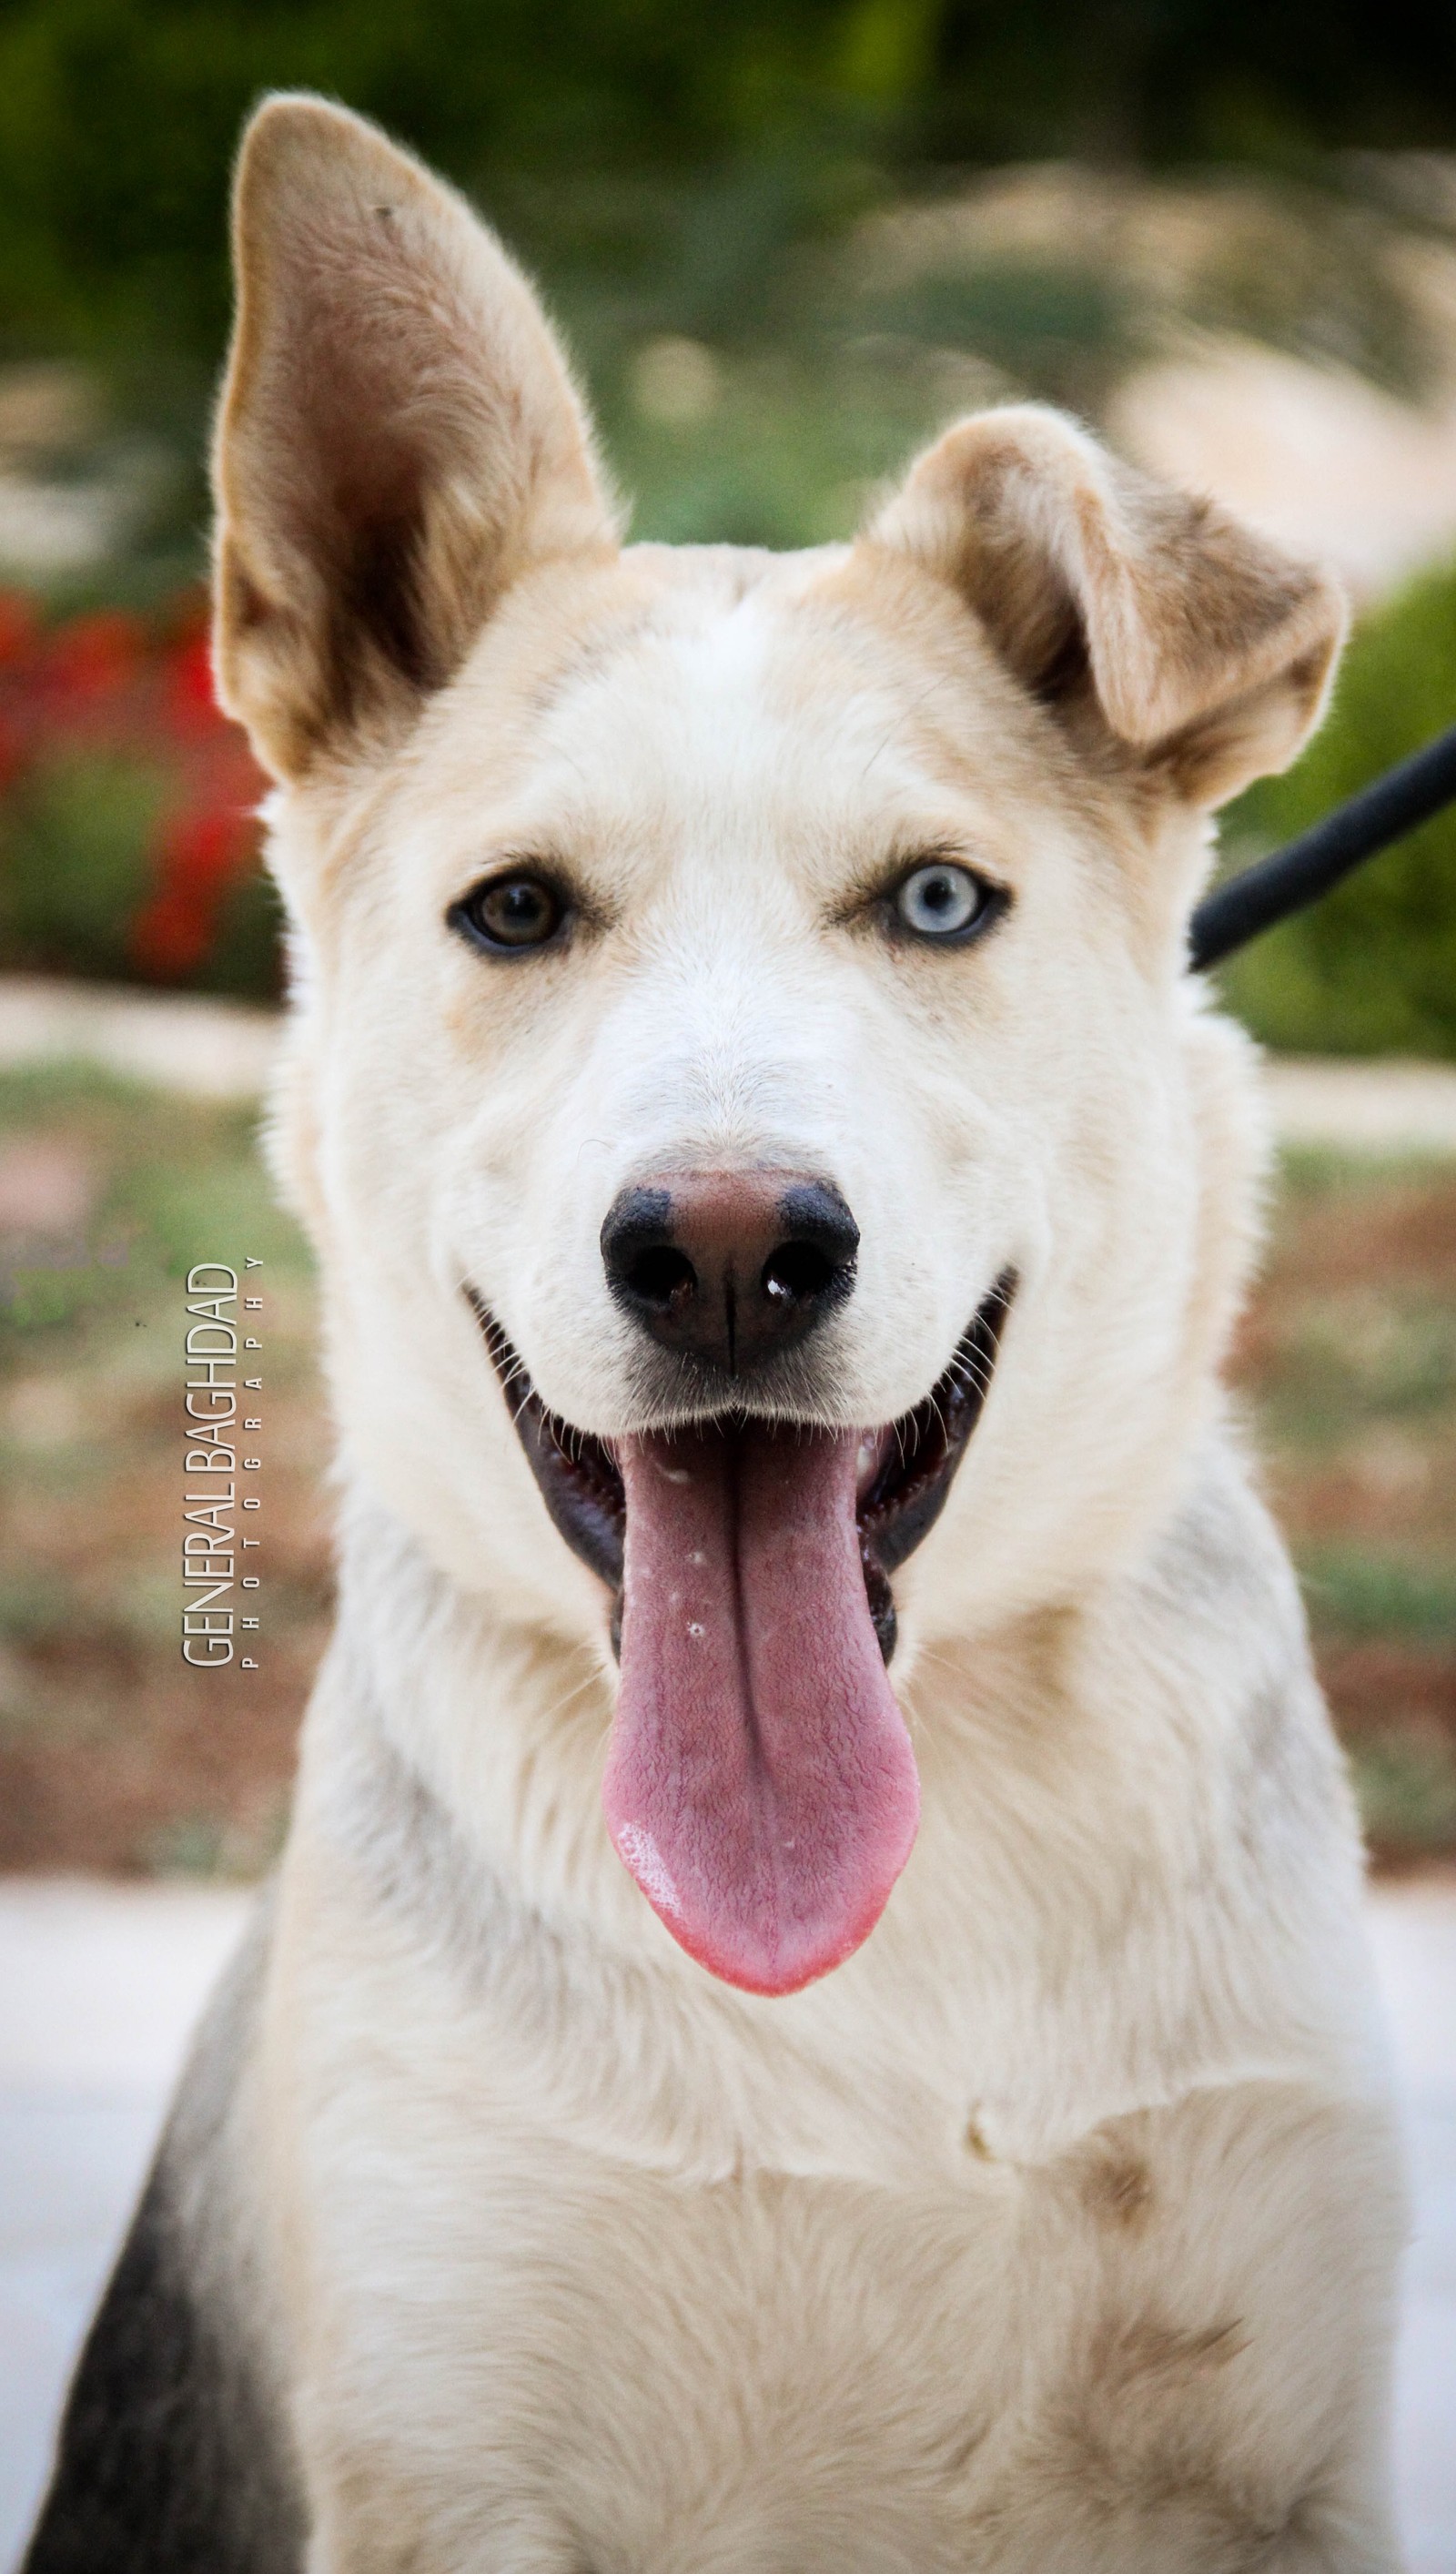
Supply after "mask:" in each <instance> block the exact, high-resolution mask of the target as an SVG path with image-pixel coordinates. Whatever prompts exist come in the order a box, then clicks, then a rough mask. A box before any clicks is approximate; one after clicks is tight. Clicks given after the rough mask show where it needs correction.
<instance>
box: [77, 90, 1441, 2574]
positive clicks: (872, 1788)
mask: <svg viewBox="0 0 1456 2574" xmlns="http://www.w3.org/2000/svg"><path fill="white" fill-rule="evenodd" d="M237 220H238V232H237V245H238V263H239V291H240V307H239V320H238V331H237V341H236V346H235V351H234V355H233V361H232V370H231V374H230V377H229V381H228V387H227V391H226V396H225V400H224V405H223V412H222V420H221V428H220V432H219V440H218V490H219V498H220V528H221V532H220V538H219V552H218V602H219V605H218V639H219V666H220V669H221V673H222V684H223V688H224V691H225V694H226V699H227V702H228V704H229V705H230V707H231V708H232V709H233V710H234V711H235V712H236V713H237V714H238V715H240V716H241V717H242V719H243V721H244V722H245V723H246V724H247V725H248V727H249V729H250V731H251V733H252V736H253V739H254V741H255V743H256V745H257V747H258V750H259V753H260V755H261V756H262V758H263V759H264V760H265V761H266V762H267V763H268V765H269V767H270V768H271V770H272V772H273V774H274V775H275V777H276V778H277V779H278V781H279V784H278V792H277V794H276V796H275V798H274V803H273V808H272V815H273V854H274V863H275V865H276V868H277V872H278V877H279V881H280V883H281V884H282V886H283V888H284V892H285V894H286V897H287V902H288V907H289V913H290V917H291V920H292V923H293V946H294V958H295V966H296V996H295V1006H294V1014H293V1041H292V1048H291V1054H290V1060H289V1066H288V1071H287V1076H286V1079H285V1081H284V1084H283V1087H282V1089H281V1091H280V1094H279V1097H278V1100H277V1103H276V1148H277V1157H278V1162H279V1166H280V1168H281V1169H282V1170H283V1171H284V1172H285V1174H286V1178H287V1185H288V1189H289V1192H290V1195H291V1197H292V1199H293V1201H294V1203H295V1204H296V1205H297V1206H298V1207H299V1208H300V1209H301V1210H302V1212H303V1214H304V1216H305V1218H306V1221H307V1223H308V1226H309V1229H310V1231H311V1233H312V1236H313V1239H314V1241H315V1243H316V1245H317V1248H318V1253H319V1258H320V1263H321V1266H322V1271H323V1278H324V1284H325V1290H326V1297H327V1315H328V1350H329V1366H330V1375H331V1380H332V1385H333V1392H334V1401H335V1406H336V1410H337V1415H338V1421H339V1429H340V1437H341V1448H342V1468H341V1472H342V1475H343V1478H344V1484H345V1491H346V1496H347V1498H346V1500H345V1504H344V1508H343V1534H342V1548H341V1570H340V1616H339V1627H338V1634H337V1639H336V1642H335V1644H334V1647H333V1649H332V1651H331V1653H330V1655H329V1657H328V1660H327V1663H326V1665H325V1668H324V1671H323V1673H322V1675H321V1677H320V1681H319V1685H318V1689H317V1691H316V1694H315V1697H314V1701H313V1705H312V1708H311V1710H310V1714H309V1718H308V1723H307V1727H306V1732H305V1740H304V1750H303V1762H302V1774H301V1779H300V1784H299V1792H298V1802H297V1813H296V1817H295V1821H294V1826H293V1832H292V1838H291V1840H290V1843H289V1847H288V1852H287V1856H286V1858H285V1860H284V1863H283V1868H282V1873H281V1880H280V1883H279V1886H278V1889H277V1894H276V1899H275V1900H274V1901H273V1903H272V1905H271V1908H270V1910H269V1913H268V1918H267V1920H266V1922H265V1924H264V1925H263V1927H262V1928H261V1930H260V1931H259V1934H258V1937H257V1938H256V1940H255V1942H254V1943H253V1947H252V1950H251V1952H250V1956H249V1959H248V1961H247V1963H246V1965H245V1967H244V1968H243V1969H242V1970H241V1971H240V1972H239V1974H238V1975H236V1976H235V1977H234V1979H233V1983H232V1986H231V1988H230V1990H229V1992H228V1993H227V1994H225V1996H224V1997H223V2000H222V2001H221V2002H220V2004H219V2006H218V2008H217V2010H216V2011H215V2013H214V2016H213V2021H212V2025H211V2028H210V2031H209V2033H208V2034H207V2035H206V2036H205V2038H204V2041H203V2044H202V2046H201V2049H200V2051H199V2055H198V2058H197V2061H196V2063H195V2064H194V2067H193V2070H192V2072H191V2074H190V2075H189V2078H188V2081H187V2084H186V2086H185V2088H184V2092H183V2095H182V2099H181V2102H180V2105H179V2107H178V2110H177V2112H176V2115H175V2118H174V2121H173V2126H172V2129H171V2131H170V2133H169V2137H168V2140H167V2142H166V2144H165V2146H164V2149H163V2153H162V2157H161V2161H160V2163H159V2166H158V2170H157V2172H156V2174H155V2176H154V2179H153V2181H152V2184H151V2186H150V2189H149V2192H148V2195H147V2198H146V2200H145V2201H144V2204H143V2208H142V2211H141V2214H140V2216H139V2218H138V2220H137V2226H136V2229H135V2231H134V2234H133V2236H132V2239H131V2242H130V2244H129V2246H128V2248H127V2250H126V2252H125V2254H124V2255H123V2259H122V2263H121V2267H120V2270H119V2272H118V2274H117V2278H116V2280H115V2282H114V2283H113V2286H112V2289H111V2291H110V2294H109V2296H108V2299H107V2302H106V2304H105V2306H104V2308H103V2310H102V2314H101V2317H100V2319H99V2321H98V2324H97V2326H96V2328H95V2331H94V2333H93V2336H92V2341H91V2344H90V2346H89V2348H88V2352H87V2354H86V2357H85V2359H84V2360H83V2363H82V2367H81V2370H80V2373H79V2376H78V2380H77V2386H76V2389H75V2392H74V2394H73V2398H72V2406H71V2412H70V2416H69V2419H68V2424H67V2428H66V2432H65V2434H64V2437H63V2443H62V2454H61V2462H60V2466H59V2469H58V2476H57V2482H56V2486H55V2488H54V2491H53V2494H52V2497H51V2500H50V2502H49V2504H48V2506H47V2510H46V2514H45V2517H44V2519H43V2522H42V2526H41V2530H40V2532H39V2534H38V2536H37V2539H36V2541H35V2543H34V2548H33V2553H32V2556H31V2559H30V2563H31V2567H32V2574H60V2569H63V2568H64V2569H72V2568H74V2569H77V2570H78V2574H79V2569H82V2568H84V2569H85V2574H122V2569H126V2574H132V2569H135V2574H142V2569H144V2568H145V2569H147V2574H177V2569H180V2568H184V2567H185V2568H188V2569H196V2574H203V2569H206V2570H207V2574H296V2569H299V2568H303V2567H307V2569H308V2574H942V2569H943V2574H951V2569H955V2574H972V2569H973V2574H1134V2569H1136V2570H1137V2574H1254V2569H1256V2568H1257V2569H1261V2570H1262V2574H1295V2569H1299V2574H1316V2569H1318V2570H1319V2574H1377V2569H1383V2570H1384V2574H1388V2569H1390V2568H1393V2567H1394V2566H1395V2565H1396V2564H1397V2562H1398V2551H1397V2547H1396V2542H1395V2539H1394V2537H1393V2534H1392V2522H1391V2516H1390V2506H1389V2499H1388V2491H1387V2470H1386V2461H1385V2445H1386V2410H1387V2386H1388V2374H1389V2352H1390V2339H1391V2326H1392V2297H1393V2280H1394V2269H1395V2257H1396V2250H1397V2246H1398V2242H1399V2239H1400V2236H1401V2231H1402V2212H1401V2196H1400V2185H1399V2178H1398V2171H1397V2163H1396V2156H1395V2153H1394V2149H1393V2146H1392V2141H1391V2117H1390V2111H1389V2107H1388V2102H1387V2076H1386V2070H1385V2064H1384V2059H1383V2053H1382V2047H1381V2042H1380V2037H1379V2033H1378V2029H1377V2027H1376V2024H1375V2019H1374V2014H1373V2010H1372V2003H1371V1979H1370V1973H1369V1968H1368V1964H1367V1960H1366V1956H1365V1951H1364V1946H1363V1941H1362V1936H1361V1930H1360V1921H1359V1894H1360V1863H1359V1853H1358V1846H1357V1835H1356V1830H1355V1824H1354V1820H1353V1816H1352V1811H1351V1805H1350V1799H1349V1795H1348V1791H1347V1788H1346V1784H1345V1780H1344V1776H1343V1773H1342V1769H1341V1764H1340V1761H1339V1758H1338V1755H1337V1753H1336V1750H1335V1747H1334V1744H1333V1741H1332V1739H1331V1735H1330V1732H1329V1728H1328V1725H1327V1722H1326V1719H1325V1716H1324V1713H1323V1710H1322V1708H1321V1705H1320V1701H1319V1697H1318V1694H1317V1691H1316V1688H1315V1684H1314V1681H1313V1679H1312V1677H1311V1672H1310V1667H1309V1660H1308V1654H1307V1650H1306V1644H1305V1637H1304V1631H1303V1626H1302V1622H1301V1617H1300V1610H1299V1603H1298V1599H1297V1595H1296V1591H1295V1586H1294V1582H1293V1580H1292V1577H1291V1575H1290V1572H1289V1569H1288V1566H1287V1564H1286V1561H1285V1558H1284V1555H1283V1553H1282V1551H1281V1548H1280V1546H1279V1543H1278V1541H1277V1539H1276V1537H1275V1535H1274V1533H1273V1531H1272V1530H1271V1528H1270V1525H1269V1522H1268V1520H1267V1518H1266V1516H1265V1513H1264V1511H1263V1509H1262V1507H1261V1505H1260V1503H1259V1501H1258V1500H1257V1499H1256V1498H1255V1495H1254V1493H1253V1491H1252V1490H1251V1486H1250V1478H1249V1473H1248V1469H1247V1467H1246V1465H1245V1462H1244V1460H1243V1457H1242V1455H1241V1453H1240V1447H1239V1442H1238V1440H1237V1437H1236V1436H1235V1435H1234V1434H1233V1433H1232V1432H1231V1430H1230V1428H1229V1425H1228V1422H1227V1418H1226V1412H1225V1405H1224V1400H1223V1397H1222V1396H1221V1394H1220V1391H1219V1386H1218V1373H1217V1372H1218V1367H1219V1363H1220V1357H1221V1353H1222V1351H1223V1348H1224V1344H1225V1341H1226V1337H1227V1333H1228V1329H1229V1324H1230V1319H1231V1316H1232V1315H1233V1312H1234V1310H1235V1307H1236V1304H1237V1301H1238V1297H1239V1294H1240V1291H1241V1288H1242V1284H1243V1281H1244V1277H1245V1273H1246V1268H1247V1264H1248V1260H1249V1256H1250V1248H1251V1243H1252V1239H1253V1235H1254V1231H1255V1211H1256V1203H1257V1196H1258V1184H1259V1170H1260V1161H1261V1149H1262V1147H1261V1138H1260V1124H1259V1116H1258V1112H1257V1106H1256V1102H1255V1084H1254V1077H1253V1072H1252V1069H1251V1064H1250V1057H1249V1049H1248V1048H1247V1047H1246V1045H1245V1044H1244V1043H1243V1042H1242V1040H1241V1039H1240V1038H1239V1036H1238V1035H1237V1033H1236V1032H1235V1031H1234V1029H1233V1028H1231V1027H1230V1026H1229V1025H1228V1024H1227V1023H1226V1022H1225V1021H1223V1020H1222V1019H1220V1018H1218V1017H1217V1016H1216V1015H1214V1014H1213V1013H1212V1012H1211V1011H1210V1009H1209V1007H1208V1004H1207V996H1206V994H1205V993H1204V992H1203V991H1202V990H1200V989H1199V988H1198V986H1197V985H1196V983H1195V982H1194V981H1193V980H1192V979H1191V978H1190V977H1189V975H1188V974H1187V972H1186V970H1185V964H1184V958H1185V924H1186V919H1187V915H1188V910H1189V905H1190V902H1191V899H1192V897H1193V895H1194V892H1195V890H1196V888H1197V886H1198V884H1199V882H1200V879H1201V878H1202V876H1203V873H1204V871H1205V868H1206V866H1207V863H1208V849H1209V829H1208V825H1207V820H1206V816H1207V814H1208V812H1209V810H1210V808H1211V807H1213V806H1214V805H1216V804H1217V803H1219V802H1220V801H1221V800H1222V799H1223V798H1225V797H1227V796H1228V795H1230V794H1231V793H1232V792H1233V791H1234V790H1235V789H1236V788H1237V787H1239V786H1240V785H1241V784H1242V783H1243V782H1244V781H1245V780H1246V779H1247V778H1249V777H1250V776H1251V775H1253V774H1254V773H1256V772H1257V771H1259V770H1263V769H1269V768H1273V767H1277V766H1279V765H1280V764H1281V763H1283V762H1285V761H1287V760H1288V759H1289V758H1290V757H1292V755H1293V753H1294V751H1295V750H1296V749H1297V747H1298V745H1299V743H1300V742H1301V741H1302V740H1303V738H1304V736H1305V734H1306V732H1307V731H1308V729H1309V727H1310V725H1311V724H1312V722H1313V721H1314V719H1315V717H1316V714H1317V712H1318V710H1319V707H1320V704H1321V701H1322V698H1323V694H1324V691H1325V688H1326V684H1327V680H1328V675H1329V672H1330V668H1331V665H1332V662H1333V659H1334V656H1335V653H1336V649H1337V645H1338V642H1339V636H1340V628H1341V610H1340V606H1339V604H1338V602H1337V600H1336V598H1335V596H1334V595H1333V593H1332V591H1331V589H1330V588H1329V586H1328V584H1327V583H1326V582H1325V581H1324V580H1323V579H1321V578H1320V577H1319V576H1318V575H1316V574H1314V573H1312V572H1310V571H1308V570H1307V569H1305V568H1303V567H1301V566H1299V565H1298V564H1294V563H1291V562H1288V561H1286V560H1285V559H1284V558H1283V557H1282V556H1281V555H1279V554H1277V553H1276V552H1274V550H1273V549H1272V548H1271V547H1269V546H1268V545H1266V544H1264V543H1263V542H1262V541H1260V540H1258V539H1256V538H1254V537H1253V536H1251V535H1249V534H1246V533H1245V532H1243V531H1242V530H1240V529H1239V528H1237V527H1235V526H1233V525H1232V524H1230V522H1229V521H1228V520H1227V519H1225V518H1224V517H1223V516H1222V515H1221V514H1220V513H1219V512H1218V511H1217V510H1216V509H1214V508H1213V507H1211V506H1210V505H1209V504H1207V503H1204V502H1198V501H1190V500H1187V499H1185V498H1181V497H1178V496H1176V495H1174V494H1172V493H1169V492H1165V491H1161V490H1158V489H1155V488H1153V487H1152V486H1150V485H1148V484H1146V483H1144V482H1143V481H1141V480H1140V479H1139V478H1137V477H1135V476H1133V475H1132V474H1130V473H1128V472H1127V471H1125V470H1124V469H1123V468H1122V467H1120V466H1118V465H1115V464H1113V463H1112V462H1111V461H1110V460H1109V459H1108V458H1107V457H1106V456H1105V455H1104V454H1103V453H1102V452H1101V451H1100V450H1099V449H1098V448H1097V447H1096V445H1095V444H1094V443H1093V442H1092V441H1091V440H1090V439H1088V438H1087V437H1086V436H1084V435H1083V434H1082V433H1081V432H1080V431H1079V430H1077V429H1075V428H1074V427H1072V426H1070V425H1069V424H1068V423H1067V422H1065V421H1063V420H1061V419H1059V418H1057V417H1056V416H1054V415H1052V414H1050V413H1047V412H1043V411H1037V410H1006V411H999V412H991V413H988V414H986V415H984V416H982V417H980V418H976V419H972V420H966V421H962V422H961V423H960V424H959V425H958V426H956V427H955V428H952V429H951V430H950V431H949V432H948V433H947V434H946V435H945V436H944V437H943V438H942V439H941V440H940V442H939V444H938V445H937V446H935V447H933V448H932V449H931V450H930V452H929V453H928V454H927V455H925V456H923V457H922V458H921V459H920V461H919V462H918V464H916V465H915V466H914V468H913V470H912V471H911V473H910V475H909V478H908V480H907V482H906V483H905V485H904V487H903V489H902V490H901V491H900V492H899V494H898V496H897V497H896V498H894V499H892V500H890V501H889V502H888V503H887V504H886V506H885V507H884V508H883V510H882V511H881V513H880V514H879V515H878V516H877V517H876V518H875V519H874V521H873V523H872V525H870V526H869V527H868V528H867V529H866V530H865V532H864V533H863V535H862V536H861V537H860V538H859V539H858V540H857V541H856V542H855V543H854V544H853V545H852V546H847V547H830V548H826V549H823V550H821V551H819V552H816V553H811V554H807V555H802V556H794V557H787V558H777V557H772V556H769V555H766V554H755V553H751V552H740V551H734V550H730V549H727V548H725V549H718V548H707V549H698V548H686V549H682V550H677V551H673V550H667V549H663V548H659V547H655V546H644V547H638V548H633V549H631V550H628V551H624V550H623V549H622V547H621V544H620V541H619V533H618V526H617V521H616V518H615V515H614V510H613V506H612V503H611V500H610V498H609V496H608V493H607V490H606V488H605V486H604V483H603V480H602V477H601V475H600V472H599V469H598V467H597V465H596V463H595V461H594V457H593V451H592V444H591V439H590V434H589V431H588V428H587V425H586V422H585V420H584V416H583V412H582V408H581V404H580V402H579V400H578V398H577V396H576V395H575V393H574V392H573V389H572V385H571V381H570V378H569V376H568V374H567V372H566V369H565V366H564V364H563V361H562V358H561V356H560V354H559V352H558V349H557V347H556V344H555V342H554V341H553V339H552V336H551V333H550V330H549V328H548V326H547V324H546V322H545V320H544V319H543V316H542V314H541V312H540V310H539V308H538V306H537V304H536V301H535V299H534V298H533V296H532V294H531V291H530V289H529V288H528V287H527V286H526V285H525V284H524V282H523V280H522V278H521V277H520V275H519V274H518V273H517V271H516V270H515V269H514V268H513V267H512V265H511V264H510V262H509V260H508V259H507V258H506V256H505V255H504V253H503V252H502V250H501V249H500V247H499V246H498V244H497V243H496V242H495V241H494V240H493V239H492V237H491V236H490V235H489V234H488V233H487V232H485V231H484V230H483V229H482V227H481V226H480V225H479V224H478V223H477V221H476V220H475V218H474V217H473V216H472V215H471V214H470V213H469V211H468V210H467V209H466V207H465V206H464V205H463V204H462V203H461V202H460V201H459V200H458V199H457V198H455V197H454V196H452V195H451V194H450V193H449V192H448V191H447V190H446V189H444V188H443V187H441V186H439V185H437V184H436V182H435V181H434V180H432V179H431V178H430V177H429V176H428V175H427V174H426V173H425V172H423V171H422V170H421V169H420V168H419V167H418V166H417V165H416V164H415V163H414V162H413V161H411V160H409V159H407V158H406V157H404V156H403V155H402V154H400V153H399V152H397V151H396V150H394V149H393V148H392V146H391V145H390V144H389V143H387V142H386V141H385V140H384V138H383V137H382V136H380V135H379V134H378V133H376V132H375V131H374V130H373V129H372V128H371V127H369V126H367V125H364V124H362V123H360V122H359V121H358V120H357V119H355V118H353V117H352V116H349V115H347V114H345V113H344V112H342V111H341V110H339V109H337V108H334V107H331V106H329V105H327V104H325V103H323V102H321V101H319V100H315V99H309V98H279V99H275V100H273V101H272V102H270V103H269V104H268V105H267V106H265V107H264V109H263V110H262V112H261V113H260V115H259V116H258V118H257V119H256V121H255V123H254V125H253V127H252V129H251V132H250V134H249V136H248V140H247V144H246V147H245V150H244V155H243V162H242V173H241V180H240V186H239V197H238V219H237Z"/></svg>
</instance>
